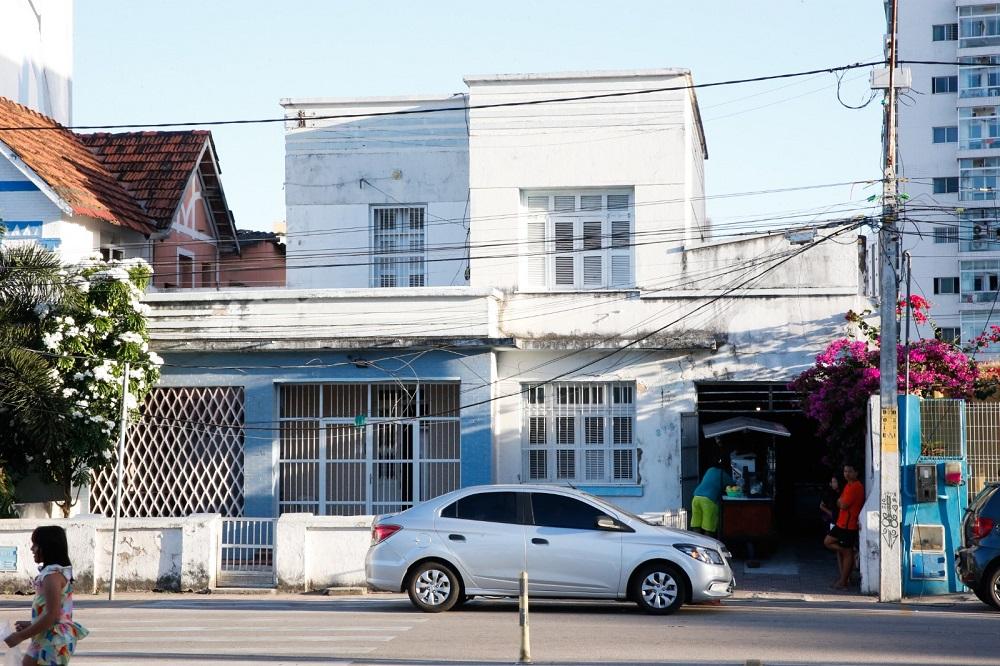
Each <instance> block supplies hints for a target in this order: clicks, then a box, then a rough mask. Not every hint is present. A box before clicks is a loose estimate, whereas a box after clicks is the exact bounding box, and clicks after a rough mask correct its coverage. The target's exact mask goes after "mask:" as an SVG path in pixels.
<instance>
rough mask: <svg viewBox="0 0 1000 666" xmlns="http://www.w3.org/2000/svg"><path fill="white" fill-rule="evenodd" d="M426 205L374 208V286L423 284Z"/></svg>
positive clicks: (424, 277) (425, 279) (420, 285)
mask: <svg viewBox="0 0 1000 666" xmlns="http://www.w3.org/2000/svg"><path fill="white" fill-rule="evenodd" d="M426 214H427V210H426V207H424V206H404V207H387V206H375V207H373V208H372V279H371V285H372V286H373V287H423V286H424V285H425V284H426V282H427V276H426V269H425V264H424V259H425V246H424V227H425V218H426Z"/></svg>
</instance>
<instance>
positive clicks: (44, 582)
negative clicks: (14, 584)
mask: <svg viewBox="0 0 1000 666" xmlns="http://www.w3.org/2000/svg"><path fill="white" fill-rule="evenodd" d="M31 554H32V555H34V556H35V562H38V563H39V564H41V565H42V566H41V567H40V571H39V572H38V576H37V577H36V578H35V582H34V587H35V600H34V602H33V603H32V604H31V622H17V623H16V624H15V625H14V629H15V631H14V633H12V634H11V635H10V636H8V637H7V638H6V639H5V640H4V642H5V643H7V645H8V646H10V647H14V646H15V645H17V644H18V643H20V642H21V641H24V640H26V639H29V638H30V639H31V644H30V645H29V646H28V650H27V652H26V654H25V655H24V659H23V660H22V661H21V664H22V666H35V665H36V664H37V665H39V666H41V665H44V666H50V665H52V666H62V665H63V664H68V663H69V660H70V657H72V656H73V650H75V649H76V642H77V641H78V640H80V639H81V638H84V637H85V636H86V635H87V634H88V633H89V632H88V631H87V630H86V629H84V628H83V627H82V626H81V625H80V624H78V623H76V622H74V621H73V567H72V565H71V564H70V561H69V548H68V546H67V545H66V532H65V531H64V530H63V528H61V527H59V526H57V525H48V526H44V527H37V528H35V531H34V532H32V533H31Z"/></svg>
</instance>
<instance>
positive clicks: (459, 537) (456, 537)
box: [448, 534, 465, 541]
mask: <svg viewBox="0 0 1000 666" xmlns="http://www.w3.org/2000/svg"><path fill="white" fill-rule="evenodd" d="M448 538H449V539H451V540H452V541H465V537H464V536H462V535H461V534H449V535H448Z"/></svg>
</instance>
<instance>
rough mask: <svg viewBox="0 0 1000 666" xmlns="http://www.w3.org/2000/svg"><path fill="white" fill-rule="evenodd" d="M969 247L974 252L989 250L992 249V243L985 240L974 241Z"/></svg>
mask: <svg viewBox="0 0 1000 666" xmlns="http://www.w3.org/2000/svg"><path fill="white" fill-rule="evenodd" d="M969 247H970V248H971V249H972V250H973V251H981V250H988V249H990V243H989V241H984V240H974V241H972V242H971V243H969Z"/></svg>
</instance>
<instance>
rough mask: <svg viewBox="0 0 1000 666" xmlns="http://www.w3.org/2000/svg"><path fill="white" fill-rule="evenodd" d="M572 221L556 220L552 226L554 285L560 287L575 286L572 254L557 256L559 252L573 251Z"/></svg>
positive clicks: (574, 259)
mask: <svg viewBox="0 0 1000 666" xmlns="http://www.w3.org/2000/svg"><path fill="white" fill-rule="evenodd" d="M574 226H575V225H574V223H573V220H556V222H555V223H554V224H553V225H552V227H553V229H554V231H555V249H556V253H557V254H556V257H555V268H556V271H555V273H556V275H555V278H556V285H557V286H560V287H572V286H573V285H575V284H576V271H575V267H574V262H575V261H576V258H575V257H574V256H573V254H563V255H561V254H558V253H559V252H567V253H572V252H573V250H575V249H576V248H575V244H576V243H575V239H574V237H573V232H574Z"/></svg>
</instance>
